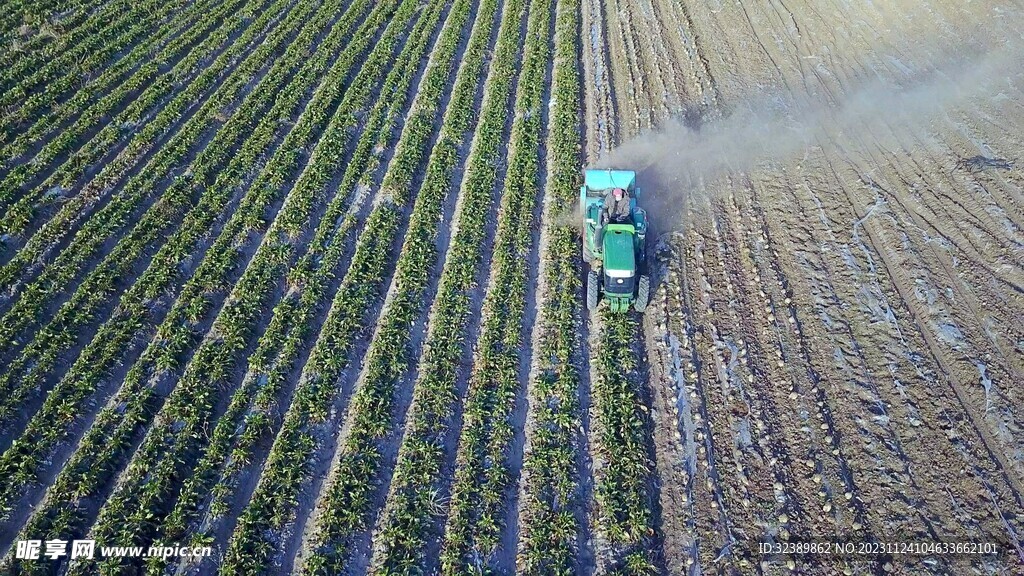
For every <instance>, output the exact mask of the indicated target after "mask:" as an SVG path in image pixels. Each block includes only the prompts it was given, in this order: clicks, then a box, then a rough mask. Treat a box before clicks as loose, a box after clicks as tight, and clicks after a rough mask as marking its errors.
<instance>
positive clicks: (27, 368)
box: [0, 2, 308, 416]
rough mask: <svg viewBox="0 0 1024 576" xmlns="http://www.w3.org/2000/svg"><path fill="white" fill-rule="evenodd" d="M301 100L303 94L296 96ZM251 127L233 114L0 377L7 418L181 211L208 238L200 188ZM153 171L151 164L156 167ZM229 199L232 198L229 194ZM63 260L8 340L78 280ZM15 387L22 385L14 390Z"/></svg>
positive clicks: (24, 304) (265, 100) (269, 88)
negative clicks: (71, 279)
mask: <svg viewBox="0 0 1024 576" xmlns="http://www.w3.org/2000/svg"><path fill="white" fill-rule="evenodd" d="M286 5H287V2H279V4H278V6H277V8H278V9H285V8H286ZM269 14H273V12H268V19H269V18H270V16H269ZM306 15H308V10H306V9H302V8H300V9H298V10H296V11H294V12H292V13H291V14H290V15H289V18H288V19H287V20H286V22H285V26H283V27H279V28H278V30H277V31H276V32H275V35H274V37H273V38H271V39H270V40H271V42H270V43H269V45H270V46H275V45H279V44H284V43H285V42H287V41H288V40H289V39H290V38H291V37H292V36H293V34H294V32H295V31H294V30H292V24H293V23H296V22H299V21H301V20H302V19H303V18H304V17H306ZM298 52H299V48H295V49H294V50H293V54H292V58H291V59H290V60H289V61H288V64H289V65H290V66H284V65H282V66H280V67H279V68H278V73H277V74H273V75H269V76H267V77H265V82H262V83H261V85H260V89H258V90H256V91H254V92H252V93H251V94H250V96H251V97H250V98H249V99H248V100H247V104H250V105H251V106H250V107H249V110H251V111H254V112H255V111H256V110H264V109H265V107H267V106H269V105H270V103H271V102H273V101H274V99H275V98H277V97H278V90H279V89H280V87H281V86H282V84H283V83H284V81H285V80H286V78H287V77H288V73H289V72H290V71H291V69H293V68H294V67H297V66H298V65H299V64H300V63H301V61H302V59H301V57H300V56H299V55H298V54H297V53H298ZM251 56H252V57H258V56H260V53H259V52H256V53H254V54H252V55H251ZM258 65H259V63H258V62H252V67H254V68H255V67H256V66H258ZM246 79H247V78H246ZM244 82H245V80H240V82H239V83H244ZM231 88H234V87H233V86H232V87H229V89H228V90H227V91H226V92H224V93H219V94H218V96H220V98H217V97H215V98H214V99H213V100H212V101H210V102H208V103H207V109H206V110H203V112H206V113H205V114H197V115H196V116H195V117H193V119H192V122H190V123H189V124H188V126H186V128H185V130H186V131H188V132H187V133H189V135H190V136H191V135H192V134H193V133H197V132H201V131H202V130H203V129H204V128H205V126H204V124H203V122H201V120H202V119H205V118H207V117H208V116H209V115H212V114H215V113H216V110H218V109H220V108H221V106H217V105H216V104H217V103H218V102H221V103H225V102H226V101H228V102H229V101H230V100H225V99H226V98H229V97H230V96H232V95H233V93H234V90H232V89H231ZM294 95H295V96H297V94H294ZM249 122H251V120H250V119H249V118H246V117H245V115H244V114H242V115H237V116H235V117H233V118H232V119H231V120H230V121H229V122H228V123H227V125H226V126H225V128H226V129H224V130H221V131H219V132H218V133H217V134H216V135H215V137H214V138H213V141H212V142H211V143H210V145H209V146H207V147H206V148H205V149H204V150H203V152H202V153H201V154H200V155H199V156H198V157H197V159H196V160H195V161H194V162H193V164H192V167H191V168H192V172H191V175H190V177H189V176H182V177H179V178H177V179H175V180H174V181H173V182H172V184H171V185H170V186H168V187H166V189H165V190H164V192H163V194H162V195H161V197H160V200H159V201H158V203H157V204H156V205H155V206H154V207H153V208H152V209H151V210H150V211H149V212H147V213H146V214H145V215H144V216H143V217H142V218H141V219H140V220H139V221H138V222H137V223H136V225H135V226H134V227H133V229H132V231H131V233H130V234H129V235H128V236H127V237H125V238H123V239H121V241H120V242H118V244H117V245H116V246H115V247H114V248H113V250H112V251H111V253H110V254H109V255H108V256H107V257H106V258H104V259H103V260H102V261H101V262H100V263H99V264H98V265H97V266H96V268H95V269H94V270H93V271H92V272H91V273H89V274H88V275H87V277H86V278H85V279H84V280H83V282H82V283H81V284H80V285H79V286H78V289H77V290H76V291H75V292H74V293H73V294H72V295H71V297H70V299H69V300H68V301H67V302H65V303H64V304H63V306H61V308H60V309H59V311H58V312H57V314H56V315H55V317H54V318H53V319H52V321H51V322H50V323H49V324H47V325H46V326H45V327H44V328H43V329H41V330H39V331H37V332H36V333H35V337H34V338H33V340H32V341H31V342H30V343H29V344H28V346H26V348H25V349H24V350H23V351H22V354H21V355H20V357H19V358H18V359H17V360H16V361H15V362H13V363H12V365H11V366H10V368H9V370H8V371H7V372H6V373H5V374H4V375H3V376H2V377H0V387H3V388H4V389H5V390H8V391H9V394H10V397H9V398H7V399H5V401H4V403H2V404H0V414H2V415H3V416H6V415H7V414H9V411H10V410H12V409H13V408H14V407H15V406H17V405H18V402H20V400H21V399H23V398H25V397H26V394H28V393H29V392H30V391H31V390H32V389H33V388H34V387H35V386H37V385H38V383H39V382H40V381H41V379H42V378H43V377H44V376H45V375H46V374H47V373H48V371H49V370H51V369H52V368H53V366H54V365H55V363H56V361H57V359H58V357H59V354H60V352H61V351H62V350H65V349H66V348H68V347H69V346H71V345H72V344H73V343H74V342H75V341H76V340H77V339H78V338H79V337H80V336H81V334H80V330H79V328H80V327H81V326H83V325H85V324H87V323H88V322H90V321H92V319H93V316H94V314H95V313H96V312H97V311H98V310H99V308H100V307H101V306H104V305H106V304H108V303H109V300H110V298H111V296H112V295H114V294H116V283H117V281H118V280H120V279H122V278H124V277H125V276H126V275H127V274H128V273H129V271H130V270H131V266H132V265H133V264H134V263H135V262H136V261H137V260H138V259H139V258H140V256H142V255H143V254H144V253H145V251H146V250H147V249H154V246H153V243H154V242H159V241H160V240H166V239H167V236H166V235H168V234H170V233H171V232H172V231H173V230H172V229H173V227H174V225H175V222H176V220H177V218H176V215H177V213H178V212H182V211H185V210H187V209H188V208H190V207H192V206H195V207H196V209H195V210H192V211H191V212H190V216H192V215H196V214H197V212H198V215H197V216H198V218H199V220H200V222H194V221H195V220H196V217H193V218H192V220H191V221H192V222H194V225H193V226H187V227H185V228H184V230H186V232H184V234H185V235H186V237H189V236H192V237H194V236H195V235H196V234H197V233H198V234H202V233H203V232H205V230H206V227H208V225H209V224H208V223H207V224H205V226H204V225H203V223H202V221H201V220H202V218H203V215H206V218H210V217H215V216H216V215H218V214H220V210H219V209H217V210H212V211H206V212H204V211H203V210H201V209H202V208H206V207H207V204H205V203H203V202H202V199H201V195H199V194H198V192H200V191H201V188H202V187H203V185H205V184H206V183H207V182H211V181H213V180H215V178H216V176H217V173H218V170H219V169H221V168H223V167H224V165H225V163H227V162H228V161H229V160H230V159H231V157H230V154H231V151H232V149H233V146H234V142H236V141H238V140H242V139H244V138H245V137H246V136H248V135H249V128H250V126H248V125H247V124H248V123H249ZM183 133H186V132H183ZM195 136H199V134H195ZM267 142H269V140H267ZM256 151H258V150H254V152H256ZM157 163H159V162H157ZM150 167H152V164H151V165H150ZM240 168H242V167H240ZM139 176H140V179H147V180H150V181H151V182H152V181H155V180H158V178H159V176H158V175H151V174H149V173H148V172H147V173H143V174H140V175H139ZM193 183H194V184H195V185H194V186H193V185H190V184H193ZM149 187H153V188H155V187H156V186H155V182H154V184H153V185H151V186H147V188H149ZM228 190H230V189H227V190H223V189H222V190H212V192H211V189H206V190H205V191H206V192H211V193H213V194H219V193H223V192H227V191H228ZM196 196H200V198H199V199H198V201H197V199H196V198H195V197H196ZM227 197H230V193H229V194H228V195H227ZM222 206H223V202H221V206H220V207H219V208H222ZM215 207H216V206H215ZM188 221H189V218H186V222H188ZM180 230H182V229H179V231H180ZM179 236H180V234H179ZM91 240H92V241H93V242H94V243H97V244H98V243H99V240H100V239H98V238H93V239H91ZM191 245H192V244H190V243H185V244H184V245H179V246H177V248H178V249H179V250H181V249H185V251H186V253H187V251H188V248H189V247H190V246H191ZM62 260H63V259H62V258H58V259H57V260H56V261H55V262H54V264H53V265H51V266H49V267H48V268H47V269H46V271H45V272H44V274H43V275H41V276H40V278H39V279H37V281H36V282H35V283H33V284H32V285H31V286H30V287H29V288H30V290H28V291H26V292H25V293H24V294H23V295H22V298H21V299H20V300H19V301H18V302H17V303H16V304H15V306H14V307H13V308H12V309H11V310H10V311H9V313H8V314H7V315H6V316H5V319H6V324H7V325H6V326H5V327H4V330H3V332H4V334H5V335H10V336H9V337H11V338H13V336H14V334H17V332H16V330H18V329H19V328H21V327H23V326H25V325H26V324H30V322H31V321H32V320H33V318H32V317H31V316H29V315H41V310H42V309H43V307H44V306H45V305H46V302H47V301H48V300H50V299H52V298H54V295H53V294H52V292H54V291H55V286H53V284H50V282H54V281H56V280H67V279H68V278H67V277H68V276H70V275H71V273H65V272H67V271H66V270H62V269H61V268H59V267H58V266H59V265H60V264H61V263H62ZM171 270H173V269H171ZM46 272H53V274H52V275H51V274H47V273H46ZM54 275H56V276H57V278H56V279H55V278H53V276H54ZM165 276H166V274H165ZM8 331H10V332H8ZM18 375H20V379H19V380H15V376H18ZM12 386H15V387H13V388H12Z"/></svg>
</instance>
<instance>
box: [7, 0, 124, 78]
mask: <svg viewBox="0 0 1024 576" xmlns="http://www.w3.org/2000/svg"><path fill="white" fill-rule="evenodd" d="M26 3H28V4H31V3H33V2H32V0H29V1H28V2H22V1H21V0H13V1H11V2H8V3H7V4H6V5H5V10H4V13H3V14H2V15H0V38H3V39H4V40H5V42H4V44H5V46H4V48H5V49H4V51H3V52H2V53H0V78H9V76H8V75H9V74H10V73H11V71H13V68H14V66H15V65H16V64H17V63H18V62H20V61H21V60H22V59H23V58H31V57H38V56H40V55H41V58H39V61H44V62H45V61H48V60H50V59H52V58H54V57H55V56H57V55H59V54H60V53H61V52H64V51H65V50H67V49H68V46H74V45H76V44H77V43H78V42H79V41H80V39H81V38H82V37H83V34H81V29H82V28H83V25H85V24H87V23H88V22H89V21H90V19H92V18H94V17H95V16H96V14H97V13H99V11H100V10H102V9H103V8H106V7H108V6H112V5H113V4H114V3H113V2H110V3H106V2H101V0H76V1H74V2H63V3H62V5H60V6H42V5H43V4H47V3H51V4H52V3H53V0H42V1H39V0H36V1H35V4H36V5H35V6H33V7H30V6H24V4H26ZM19 4H21V5H23V6H21V7H22V8H26V9H28V12H27V13H25V14H21V13H19ZM97 4H102V6H101V7H100V8H99V9H97V6H95V5H97ZM8 18H15V19H21V18H24V20H23V21H22V22H21V26H23V27H19V29H18V30H16V31H12V30H10V29H9V28H8V27H7V26H6V25H5V24H6V23H7V22H8V20H7V19H8ZM12 32H13V33H12ZM9 34H10V36H11V37H8V35H9Z"/></svg>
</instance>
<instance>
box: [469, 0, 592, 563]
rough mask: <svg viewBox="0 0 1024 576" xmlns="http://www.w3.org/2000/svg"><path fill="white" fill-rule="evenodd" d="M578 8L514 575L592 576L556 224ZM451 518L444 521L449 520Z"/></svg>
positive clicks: (575, 119) (564, 253)
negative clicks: (567, 575)
mask: <svg viewBox="0 0 1024 576" xmlns="http://www.w3.org/2000/svg"><path fill="white" fill-rule="evenodd" d="M579 8H580V6H579V4H578V3H575V2H558V6H557V9H556V23H555V49H554V52H555V54H554V69H553V78H552V97H553V98H554V102H555V105H554V106H553V107H552V110H551V120H550V122H551V125H550V128H549V131H548V140H547V144H546V147H547V150H548V154H549V155H548V174H547V190H546V193H545V196H544V213H543V220H544V225H543V226H544V230H543V232H542V237H541V238H542V239H541V245H542V250H543V253H542V255H541V281H540V282H541V285H540V288H539V289H538V291H539V293H540V294H541V297H540V298H541V303H542V308H541V310H540V312H539V315H538V321H537V326H536V327H535V329H534V330H535V331H534V334H535V336H534V347H535V353H534V354H533V365H532V366H531V378H530V393H529V413H528V415H527V424H526V428H527V430H526V446H525V455H524V462H523V472H522V480H521V481H520V492H521V493H520V499H519V531H520V537H519V542H518V547H517V562H516V564H517V570H519V571H523V572H525V573H531V574H536V573H567V572H570V571H573V572H576V573H583V574H586V573H588V571H589V570H592V568H593V567H592V566H591V565H590V564H589V562H592V559H591V560H588V554H589V551H588V550H587V547H588V546H589V543H588V542H587V538H585V537H583V536H584V535H585V534H586V526H587V518H586V515H585V502H584V501H581V500H582V499H581V498H580V497H579V493H580V487H579V484H580V475H581V472H580V470H578V469H577V464H578V462H580V461H581V454H582V453H585V452H586V438H581V437H580V435H579V430H580V429H581V425H580V401H579V398H578V393H579V391H578V388H579V373H578V368H577V366H576V364H575V363H576V362H578V360H579V353H580V350H579V347H578V346H577V344H576V342H575V326H576V324H577V322H578V321H579V318H580V314H581V309H580V308H581V306H580V298H581V293H580V282H579V275H578V273H577V266H578V265H579V260H578V256H577V254H576V243H577V235H576V230H575V229H574V227H573V226H571V225H567V224H566V223H565V222H563V221H561V217H562V216H563V215H564V214H566V213H567V212H568V211H570V210H573V209H574V208H575V204H576V195H577V189H576V182H577V166H578V165H579V163H580V160H581V158H580V153H579V147H580V137H579V129H580V120H579V116H580V111H581V108H582V106H581V104H582V103H581V97H580V96H581V95H580V92H581V86H580V73H579V71H578V69H577V58H578V56H577V53H578V51H579V49H580V47H579V41H578V39H577V35H578V33H579V30H580V14H579ZM454 518H455V517H454V516H453V519H452V520H449V523H452V522H454Z"/></svg>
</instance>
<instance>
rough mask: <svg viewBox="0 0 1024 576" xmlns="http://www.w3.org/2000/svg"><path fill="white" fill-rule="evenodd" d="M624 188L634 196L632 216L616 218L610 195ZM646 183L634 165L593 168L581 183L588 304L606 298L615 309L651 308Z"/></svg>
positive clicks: (630, 212)
mask: <svg viewBox="0 0 1024 576" xmlns="http://www.w3.org/2000/svg"><path fill="white" fill-rule="evenodd" d="M616 188H621V189H622V190H625V192H626V193H627V194H628V195H629V217H628V218H623V219H620V220H619V221H612V220H611V219H610V218H609V215H608V213H607V211H606V210H605V197H606V196H607V195H608V194H609V193H610V192H612V191H613V190H615V189H616ZM639 196H640V188H639V187H638V186H637V185H636V172H633V171H632V170H587V171H585V172H584V183H583V187H582V188H580V207H581V209H582V210H583V219H584V222H585V224H584V232H583V259H584V260H585V261H586V262H587V265H588V266H589V267H590V270H589V272H588V273H587V308H588V309H590V310H596V309H597V305H598V301H599V299H601V298H604V299H605V300H606V301H607V302H608V306H609V308H610V309H611V311H612V312H627V311H629V308H630V306H632V307H633V308H634V309H636V311H637V312H643V311H644V310H645V309H646V308H647V303H648V301H649V299H650V292H651V281H650V278H649V277H648V276H647V275H646V274H645V271H646V269H645V261H646V248H645V237H646V235H647V212H645V211H644V210H643V208H640V207H639V206H637V198H638V197H639Z"/></svg>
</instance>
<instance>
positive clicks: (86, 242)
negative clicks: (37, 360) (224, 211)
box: [0, 2, 311, 328]
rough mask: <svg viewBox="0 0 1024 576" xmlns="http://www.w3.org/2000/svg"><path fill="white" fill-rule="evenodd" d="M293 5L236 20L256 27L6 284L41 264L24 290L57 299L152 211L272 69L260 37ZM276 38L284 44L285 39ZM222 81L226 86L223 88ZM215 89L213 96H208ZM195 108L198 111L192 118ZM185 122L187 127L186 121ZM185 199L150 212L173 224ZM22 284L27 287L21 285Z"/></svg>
mask: <svg viewBox="0 0 1024 576" xmlns="http://www.w3.org/2000/svg"><path fill="white" fill-rule="evenodd" d="M287 6H288V3H280V2H275V4H274V5H273V6H272V7H271V8H267V9H263V7H261V6H260V5H259V2H254V3H253V4H251V5H250V6H249V7H248V8H247V9H246V10H243V11H241V12H240V13H239V14H237V15H236V18H240V19H242V20H246V21H250V22H252V24H250V26H249V27H248V28H247V29H246V30H245V32H244V33H242V34H241V35H240V36H239V38H238V40H237V41H236V42H235V43H234V44H233V45H232V46H231V47H230V48H229V49H228V50H226V51H225V52H223V53H222V54H221V55H220V56H218V57H217V59H216V60H215V61H214V62H213V63H212V64H211V65H210V66H209V67H208V68H206V69H205V70H204V71H203V72H202V74H200V75H199V77H198V78H197V79H196V80H195V81H194V82H192V83H191V84H189V86H188V87H187V88H186V89H185V90H184V91H183V92H182V93H180V94H179V95H178V96H176V97H175V98H174V100H173V101H172V102H171V103H170V104H168V105H167V106H166V107H164V108H163V109H162V110H161V111H160V113H159V114H158V115H157V116H156V118H155V119H154V120H153V121H152V122H150V123H149V124H147V125H146V126H145V127H144V128H143V129H142V130H140V131H139V132H137V133H136V134H135V136H134V137H133V139H132V142H131V143H130V144H129V145H128V147H126V148H125V149H124V150H122V151H121V152H120V154H118V156H117V157H116V158H115V159H113V160H112V161H110V162H108V163H106V164H105V165H104V167H103V169H102V170H101V171H100V173H99V174H98V175H97V176H96V177H95V178H93V179H92V181H91V182H90V183H89V184H88V185H87V186H85V188H84V189H83V190H82V191H81V193H79V194H78V195H76V196H74V197H72V198H70V199H68V200H67V201H65V202H64V203H63V205H62V207H61V209H60V211H59V212H58V213H57V215H56V216H55V217H54V218H52V219H50V220H49V221H48V222H46V223H45V224H44V225H43V226H42V227H41V228H40V229H39V230H38V231H36V232H35V233H34V235H33V236H32V237H31V238H30V239H29V240H28V242H27V243H26V244H25V246H24V247H23V248H22V249H21V250H20V251H19V252H18V253H17V254H16V255H15V256H14V257H13V258H12V260H11V261H10V262H8V263H7V264H6V265H5V266H4V267H3V268H2V269H0V278H2V282H3V283H4V284H5V285H8V286H13V287H17V286H19V285H20V284H22V283H24V282H27V281H29V280H30V279H31V278H32V272H33V270H34V269H37V268H39V266H42V268H43V269H42V271H40V272H39V275H38V278H36V282H34V283H33V284H31V285H30V286H28V287H26V288H25V289H24V291H26V292H31V291H39V289H40V285H41V284H42V285H46V286H48V288H47V290H46V291H47V292H51V293H52V292H55V291H57V290H59V289H60V288H61V287H62V286H63V285H64V284H65V283H67V282H69V281H70V280H71V279H72V278H73V277H74V276H75V275H76V273H77V272H79V271H80V270H82V269H85V268H86V266H85V265H86V263H87V261H88V260H89V259H90V258H91V257H92V256H93V255H94V254H95V253H96V251H97V250H99V249H100V247H101V246H102V245H103V244H104V242H107V241H108V240H109V239H111V236H112V235H114V234H115V233H116V232H117V231H119V230H120V229H122V228H123V227H125V226H126V225H128V224H129V223H130V222H131V217H132V215H133V214H134V213H136V212H138V211H139V208H140V207H141V206H145V205H146V201H147V200H148V199H149V198H150V197H151V196H153V195H154V194H155V192H156V191H157V190H158V186H157V185H158V184H159V183H160V182H161V181H163V180H164V179H166V178H167V177H168V175H169V174H172V173H173V172H172V171H173V169H174V168H175V167H177V166H179V165H180V163H181V162H182V161H183V160H185V159H187V158H188V156H189V153H190V150H192V148H194V147H196V146H199V145H201V143H202V142H203V137H204V136H205V135H206V134H208V133H209V132H210V128H211V126H217V125H219V124H221V123H222V122H221V121H219V120H218V119H217V117H218V113H220V112H222V111H223V109H225V107H227V106H229V105H230V104H231V103H232V102H235V101H236V99H237V98H238V97H239V96H241V95H243V94H244V91H245V89H246V85H247V83H248V82H249V81H251V78H252V76H253V75H255V74H257V72H259V70H260V69H262V68H264V67H265V66H266V65H267V56H269V55H270V54H273V53H274V51H275V50H277V49H278V44H277V43H264V44H260V40H261V39H262V38H261V37H262V36H263V35H264V34H266V33H268V32H269V30H271V29H272V28H273V27H274V26H275V25H276V22H277V20H278V19H279V18H280V17H281V16H282V15H283V13H284V12H282V10H283V9H284V8H287ZM298 9H299V10H300V11H304V10H309V9H311V8H309V7H304V6H299V8H298ZM278 30H280V28H278ZM272 38H275V39H279V40H281V41H284V38H281V37H280V35H279V34H275V35H273V36H272ZM257 45H258V47H257ZM254 54H260V55H262V56H263V58H262V59H255V58H253V57H252V56H253V55H254ZM247 56H248V57H247ZM239 60H242V64H241V65H239V66H237V67H236V65H238V61H239ZM232 72H233V74H230V75H229V73H232ZM218 81H220V82H222V83H220V84H218ZM211 89H212V90H213V92H212V96H211V95H209V94H207V92H208V91H209V90H211ZM207 96H209V98H207ZM193 110H197V111H196V112H195V114H192V115H191V116H190V113H191V112H192V111H193ZM182 118H185V119H186V121H185V122H182V121H181V119H182ZM169 135H170V137H169V138H168V139H167V141H166V142H165V143H163V147H162V148H160V149H159V151H158V152H156V153H155V154H154V155H153V157H152V158H151V159H150V160H149V161H148V163H147V164H146V165H145V167H144V168H143V169H142V170H141V171H140V172H139V173H138V174H136V175H135V176H133V177H131V178H129V179H128V180H127V182H125V183H123V184H122V185H121V186H119V187H116V188H115V185H116V184H117V183H118V181H120V180H121V179H123V178H124V177H125V176H126V175H127V174H128V172H129V170H130V169H131V168H132V167H133V166H135V165H136V164H138V163H139V162H140V161H142V160H143V159H145V158H146V157H147V156H148V154H149V153H150V152H152V151H153V150H156V149H157V145H158V143H159V141H160V140H162V139H164V138H165V137H168V136H169ZM115 190H116V191H117V193H116V194H115V193H114V191H115ZM107 193H109V194H112V195H113V197H112V198H111V200H110V202H109V203H107V204H106V205H105V206H103V208H102V209H101V210H99V211H98V212H96V213H91V212H90V208H91V207H93V206H94V205H96V204H97V203H99V202H100V200H101V197H102V196H103V195H105V194H107ZM182 200H188V199H187V198H180V197H176V196H173V195H172V196H170V197H168V198H161V199H160V201H159V202H157V204H156V207H157V209H156V210H150V213H153V212H163V213H165V214H166V215H167V217H166V218H165V220H168V221H169V220H172V219H173V218H172V216H173V215H174V214H175V213H177V212H178V211H180V210H181V209H182V205H181V203H182ZM174 201H176V203H175V202H174ZM80 220H86V221H85V222H84V224H82V226H81V227H80V228H78V230H77V232H76V233H75V234H74V237H73V238H72V240H71V242H70V243H69V245H68V246H67V247H66V248H65V249H64V250H63V251H62V253H61V254H60V256H59V257H57V258H56V259H55V260H54V261H52V262H50V263H48V264H45V265H41V264H39V263H41V262H45V261H46V257H47V255H48V254H49V253H50V252H52V251H53V250H54V248H55V247H56V246H59V244H60V241H61V239H62V238H63V237H64V236H66V235H68V234H69V233H71V232H72V231H73V230H74V229H75V224H76V222H78V221H80ZM19 278H20V282H16V281H17V280H18V279H19ZM19 316H23V315H19ZM10 317H11V314H10V313H9V314H8V318H10ZM33 317H34V316H30V317H19V318H18V320H19V321H26V320H31V319H32V318H33ZM5 328H8V327H7V326H5Z"/></svg>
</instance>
